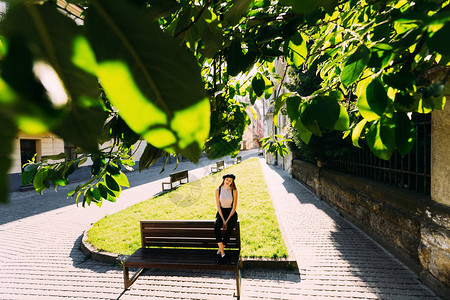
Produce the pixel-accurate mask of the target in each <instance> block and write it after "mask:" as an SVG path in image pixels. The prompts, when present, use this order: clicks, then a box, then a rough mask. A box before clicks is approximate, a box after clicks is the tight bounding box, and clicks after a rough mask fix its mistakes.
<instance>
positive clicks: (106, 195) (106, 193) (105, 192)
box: [98, 182, 116, 202]
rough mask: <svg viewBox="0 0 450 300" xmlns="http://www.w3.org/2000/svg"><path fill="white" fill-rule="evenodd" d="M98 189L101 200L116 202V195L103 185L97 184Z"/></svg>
mask: <svg viewBox="0 0 450 300" xmlns="http://www.w3.org/2000/svg"><path fill="white" fill-rule="evenodd" d="M98 189H99V191H100V195H101V196H102V198H103V199H106V200H108V201H111V202H116V194H115V193H114V192H113V191H111V190H110V189H109V188H108V187H107V186H106V185H105V184H104V183H101V182H99V183H98Z"/></svg>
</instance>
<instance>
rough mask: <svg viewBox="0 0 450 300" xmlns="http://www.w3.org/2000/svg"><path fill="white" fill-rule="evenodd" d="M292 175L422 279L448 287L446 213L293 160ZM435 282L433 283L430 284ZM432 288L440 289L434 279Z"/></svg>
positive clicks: (449, 226)
mask: <svg viewBox="0 0 450 300" xmlns="http://www.w3.org/2000/svg"><path fill="white" fill-rule="evenodd" d="M292 176H293V177H294V178H295V179H297V180H299V181H300V182H302V183H304V184H305V185H307V186H308V187H309V188H310V189H311V190H312V191H313V192H315V193H316V195H317V196H318V197H319V198H320V199H322V200H325V201H327V202H329V203H330V204H331V205H332V206H334V207H336V208H337V210H339V211H340V212H341V213H342V214H343V215H344V216H345V217H347V218H348V219H350V220H351V221H352V222H353V223H355V224H356V225H357V226H359V227H360V228H361V229H363V230H364V231H366V232H367V233H368V234H369V235H370V236H372V237H373V238H374V239H375V240H377V241H378V242H379V243H380V244H382V245H383V246H384V247H385V248H387V249H388V250H389V251H391V252H393V254H394V255H396V256H397V257H398V258H400V259H401V260H402V261H404V262H405V263H407V264H408V265H409V266H410V267H411V268H412V269H413V270H414V271H416V272H417V273H422V274H421V275H422V277H423V278H425V279H426V278H428V279H430V278H432V277H431V276H428V275H429V274H432V275H433V276H434V278H437V279H439V280H440V282H442V283H444V285H442V286H441V288H442V287H444V289H445V288H449V287H450V208H449V207H447V206H444V205H437V204H435V203H434V201H431V198H430V197H427V196H425V195H420V194H417V193H415V192H410V191H407V190H403V189H399V188H395V187H392V186H389V185H385V184H382V183H378V182H375V181H372V180H368V179H365V178H360V177H356V176H352V175H347V174H343V173H339V172H335V171H331V170H327V169H325V168H320V167H318V166H315V165H312V164H309V163H306V162H303V161H300V160H294V161H293V164H292ZM432 281H433V280H432ZM431 284H435V285H436V284H437V285H440V284H439V283H438V282H437V281H436V280H434V282H431Z"/></svg>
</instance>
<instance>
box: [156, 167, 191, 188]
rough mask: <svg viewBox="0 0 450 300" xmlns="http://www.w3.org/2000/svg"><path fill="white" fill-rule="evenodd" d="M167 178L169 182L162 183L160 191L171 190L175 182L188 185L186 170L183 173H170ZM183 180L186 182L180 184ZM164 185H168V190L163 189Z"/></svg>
mask: <svg viewBox="0 0 450 300" xmlns="http://www.w3.org/2000/svg"><path fill="white" fill-rule="evenodd" d="M169 178H170V182H163V183H162V190H163V191H166V190H171V189H173V184H174V183H176V182H179V183H180V184H183V183H188V182H189V174H188V170H183V171H179V172H176V173H171V174H170V175H169ZM183 180H186V182H182V181H183ZM164 185H170V189H165V188H164Z"/></svg>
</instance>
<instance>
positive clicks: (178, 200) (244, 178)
mask: <svg viewBox="0 0 450 300" xmlns="http://www.w3.org/2000/svg"><path fill="white" fill-rule="evenodd" d="M226 173H233V174H235V175H236V186H237V188H238V191H239V200H238V201H239V202H238V209H237V211H238V215H239V220H240V223H241V244H242V250H241V255H242V256H243V257H251V258H259V257H260V258H280V257H287V250H286V246H285V244H284V241H283V238H282V236H281V231H280V228H279V225H278V220H277V217H276V214H275V210H274V208H273V204H272V199H271V198H270V195H269V191H268V189H267V186H266V182H265V180H264V175H263V172H262V168H261V165H260V163H259V161H258V158H250V159H247V160H244V161H243V162H242V163H240V164H237V165H233V166H231V167H228V168H226V169H225V170H223V171H221V172H218V173H215V174H212V175H208V176H206V177H203V178H201V179H199V180H196V181H194V182H190V183H188V184H184V185H182V186H180V187H178V188H177V189H174V190H172V191H170V192H168V193H165V194H163V195H160V196H156V197H153V198H151V199H149V200H146V201H143V202H140V203H138V204H136V205H133V206H130V207H128V208H126V209H124V210H122V211H119V212H117V213H115V214H112V215H108V216H106V217H104V218H103V219H101V220H99V221H98V222H96V223H95V224H94V225H93V227H92V228H91V229H90V230H89V232H88V236H89V242H90V243H91V244H92V245H94V246H95V247H96V248H97V249H100V250H103V251H108V252H112V253H118V254H132V253H133V252H134V251H136V250H137V249H138V248H139V247H140V246H141V240H140V232H139V222H140V220H213V219H214V218H215V214H216V207H215V199H214V191H215V189H216V188H217V187H218V186H219V185H220V183H221V182H222V176H223V175H224V174H226Z"/></svg>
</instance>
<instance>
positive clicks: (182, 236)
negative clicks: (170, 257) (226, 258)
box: [141, 220, 241, 250]
mask: <svg viewBox="0 0 450 300" xmlns="http://www.w3.org/2000/svg"><path fill="white" fill-rule="evenodd" d="M141 239H142V247H171V248H176V247H187V248H211V249H217V243H216V239H215V235H214V221H209V220H206V221H186V220H183V221H159V220H158V221H156V220H143V221H141ZM227 248H233V249H239V250H240V249H241V237H240V229H239V221H238V222H237V224H236V226H235V228H234V230H233V233H232V234H231V238H230V241H229V242H228V244H227Z"/></svg>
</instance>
